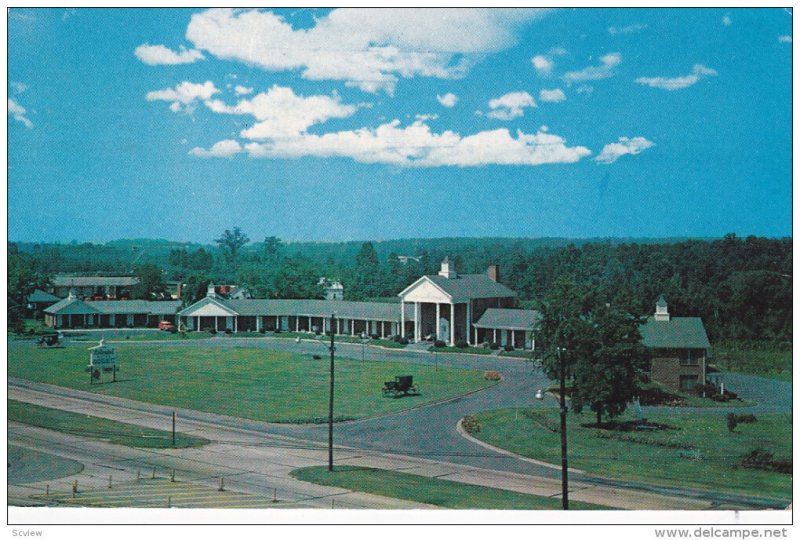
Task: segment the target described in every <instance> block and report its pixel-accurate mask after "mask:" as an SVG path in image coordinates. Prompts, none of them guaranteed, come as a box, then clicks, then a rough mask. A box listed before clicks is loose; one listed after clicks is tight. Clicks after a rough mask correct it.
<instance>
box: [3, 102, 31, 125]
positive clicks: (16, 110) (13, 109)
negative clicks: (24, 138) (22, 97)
mask: <svg viewBox="0 0 800 540" xmlns="http://www.w3.org/2000/svg"><path fill="white" fill-rule="evenodd" d="M27 112H28V111H27V110H25V107H23V106H22V105H20V104H19V103H17V102H16V101H14V100H13V99H9V100H8V114H10V115H11V116H13V117H14V120H16V121H17V122H22V123H23V124H24V125H25V127H26V128H28V129H30V128H32V127H33V122H31V121H30V120H28V118H27V117H26V116H25V113H27Z"/></svg>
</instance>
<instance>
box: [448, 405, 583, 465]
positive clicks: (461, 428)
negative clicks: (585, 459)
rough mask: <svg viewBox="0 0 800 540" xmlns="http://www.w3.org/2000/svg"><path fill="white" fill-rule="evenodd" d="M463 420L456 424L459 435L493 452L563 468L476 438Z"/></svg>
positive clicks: (537, 463) (528, 461)
mask: <svg viewBox="0 0 800 540" xmlns="http://www.w3.org/2000/svg"><path fill="white" fill-rule="evenodd" d="M463 421H464V419H463V418H462V419H460V420H459V421H458V423H457V424H456V431H457V432H458V434H459V435H461V436H462V437H464V438H465V439H467V440H468V441H469V442H472V443H475V444H477V445H478V446H482V447H484V448H486V449H488V450H491V451H493V452H497V453H498V454H503V455H504V456H508V457H513V458H515V459H519V460H520V461H525V462H527V463H532V464H534V465H539V466H541V467H547V468H548V469H555V470H558V471H560V470H561V466H559V465H553V464H552V463H547V462H544V461H539V460H538V459H533V458H529V457H525V456H521V455H519V454H515V453H514V452H509V451H508V450H504V449H502V448H498V447H497V446H493V445H491V444H489V443H485V442H483V441H481V440H480V439H476V438H475V437H473V436H472V435H470V434H469V433H467V432H466V430H465V429H464V426H463V425H462V422H463ZM567 471H568V472H571V473H575V474H587V473H586V471H582V470H581V469H573V468H572V467H567Z"/></svg>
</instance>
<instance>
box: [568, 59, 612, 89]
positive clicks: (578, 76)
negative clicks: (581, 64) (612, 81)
mask: <svg viewBox="0 0 800 540" xmlns="http://www.w3.org/2000/svg"><path fill="white" fill-rule="evenodd" d="M621 62H622V55H621V54H620V53H609V54H606V55H605V56H601V57H600V65H599V66H589V67H585V68H583V69H581V70H578V71H570V72H567V73H565V74H564V76H563V77H562V79H563V80H564V82H566V83H567V84H572V83H574V82H581V81H598V80H601V79H608V78H609V77H611V76H612V75H614V68H615V67H617V66H618V65H620V63H621Z"/></svg>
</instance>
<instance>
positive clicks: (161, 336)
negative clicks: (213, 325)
mask: <svg viewBox="0 0 800 540" xmlns="http://www.w3.org/2000/svg"><path fill="white" fill-rule="evenodd" d="M108 332H114V330H113V329H111V328H109V329H108ZM212 337H214V336H213V335H212V334H210V333H208V332H186V334H185V336H181V334H180V332H178V333H175V334H171V333H170V332H165V331H158V332H156V331H153V332H147V333H130V334H124V333H123V332H119V333H118V334H116V335H110V336H107V337H106V336H103V339H105V340H106V342H107V343H111V342H124V341H184V340H187V339H210V338H212ZM67 340H69V341H85V342H87V343H96V342H98V341H100V335H99V334H95V333H89V332H87V333H85V334H78V335H69V334H67Z"/></svg>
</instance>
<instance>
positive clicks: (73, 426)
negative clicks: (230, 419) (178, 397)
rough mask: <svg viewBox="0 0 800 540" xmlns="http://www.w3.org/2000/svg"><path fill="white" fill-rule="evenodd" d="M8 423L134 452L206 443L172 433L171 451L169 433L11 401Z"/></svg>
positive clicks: (170, 436)
mask: <svg viewBox="0 0 800 540" xmlns="http://www.w3.org/2000/svg"><path fill="white" fill-rule="evenodd" d="M8 420H9V421H12V422H20V423H23V424H28V425H31V426H38V427H42V428H45V429H52V430H55V431H61V432H64V433H70V434H72V435H80V436H82V437H91V438H93V439H101V440H105V441H108V442H111V443H114V444H123V445H125V446H134V447H137V448H189V447H193V446H202V445H204V444H208V442H209V441H208V440H207V439H204V438H202V437H193V436H191V435H186V434H184V433H176V434H175V446H174V447H173V446H172V432H169V431H161V430H158V429H150V428H146V427H141V426H136V425H133V424H126V423H124V422H117V421H115V420H108V419H106V418H98V417H96V416H87V415H85V414H78V413H74V412H69V411H61V410H58V409H50V408H48V407H41V406H39V405H34V404H32V403H23V402H21V401H14V400H13V399H9V400H8ZM164 423H165V424H166V423H168V420H167V419H165V421H164Z"/></svg>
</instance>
